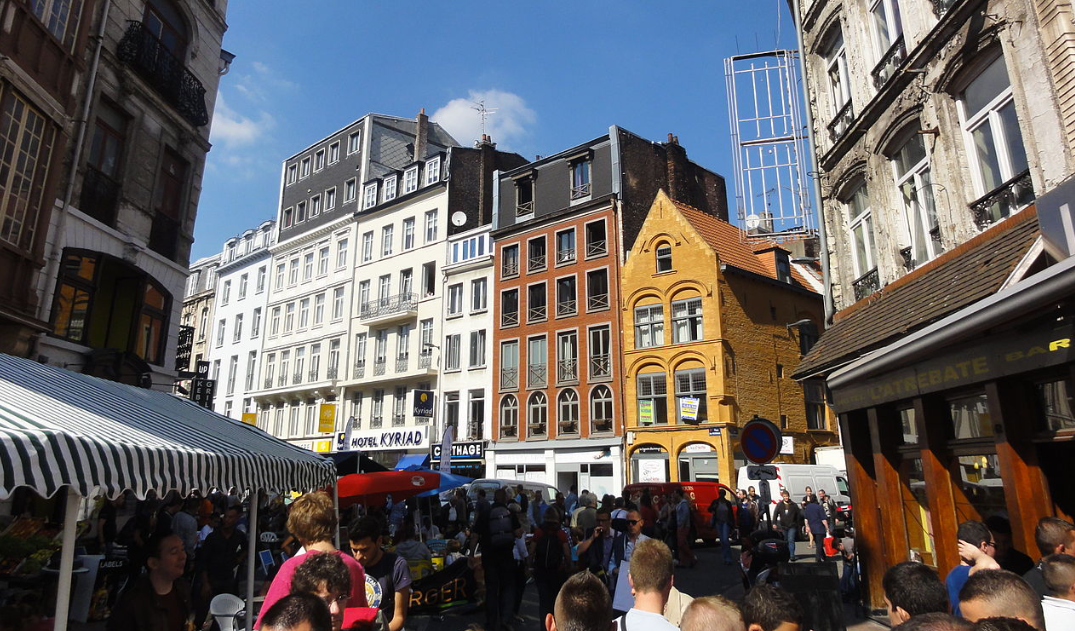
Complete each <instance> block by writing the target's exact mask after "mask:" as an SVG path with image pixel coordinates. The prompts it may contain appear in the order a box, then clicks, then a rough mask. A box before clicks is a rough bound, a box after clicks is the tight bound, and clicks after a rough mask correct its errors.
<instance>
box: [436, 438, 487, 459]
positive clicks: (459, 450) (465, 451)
mask: <svg viewBox="0 0 1075 631" xmlns="http://www.w3.org/2000/svg"><path fill="white" fill-rule="evenodd" d="M441 449H442V447H441V445H440V444H436V445H433V454H432V456H431V458H430V459H431V460H433V461H437V460H440V452H441ZM451 450H452V460H482V459H484V458H485V443H484V442H482V441H480V440H479V441H475V442H472V443H452V447H451Z"/></svg>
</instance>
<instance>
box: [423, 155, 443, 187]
mask: <svg viewBox="0 0 1075 631" xmlns="http://www.w3.org/2000/svg"><path fill="white" fill-rule="evenodd" d="M439 181H440V158H431V159H429V160H427V161H426V186H429V185H430V184H436V183H437V182H439Z"/></svg>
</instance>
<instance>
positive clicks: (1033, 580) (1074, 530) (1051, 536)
mask: <svg viewBox="0 0 1075 631" xmlns="http://www.w3.org/2000/svg"><path fill="white" fill-rule="evenodd" d="M1034 543H1036V544H1037V546H1038V551H1039V552H1040V553H1041V558H1042V559H1044V558H1045V557H1047V556H1049V555H1050V554H1075V525H1072V524H1071V522H1068V521H1064V520H1063V519H1060V518H1058V517H1042V518H1041V519H1040V520H1038V526H1037V527H1036V528H1035V529H1034ZM1023 578H1024V579H1026V582H1028V583H1030V586H1031V587H1033V588H1034V590H1035V591H1036V592H1038V595H1039V596H1046V595H1047V592H1046V589H1045V578H1044V577H1043V576H1042V573H1041V562H1040V561H1039V562H1038V564H1037V565H1036V566H1034V569H1032V570H1030V571H1029V572H1027V573H1026V574H1023Z"/></svg>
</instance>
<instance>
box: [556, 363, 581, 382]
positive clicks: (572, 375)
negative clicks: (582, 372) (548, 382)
mask: <svg viewBox="0 0 1075 631" xmlns="http://www.w3.org/2000/svg"><path fill="white" fill-rule="evenodd" d="M578 380H579V360H577V359H561V360H560V361H558V362H556V381H557V382H558V383H565V382H569V381H578Z"/></svg>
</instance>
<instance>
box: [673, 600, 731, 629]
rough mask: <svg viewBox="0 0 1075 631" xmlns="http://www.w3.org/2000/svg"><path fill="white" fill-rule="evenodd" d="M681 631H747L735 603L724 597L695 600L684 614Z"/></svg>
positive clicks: (680, 624) (680, 626)
mask: <svg viewBox="0 0 1075 631" xmlns="http://www.w3.org/2000/svg"><path fill="white" fill-rule="evenodd" d="M679 628H680V630H681V631H746V627H745V626H744V625H743V617H742V616H741V615H740V614H739V608H738V607H736V606H735V603H733V602H732V601H730V600H728V599H727V598H724V597H723V596H705V597H703V598H695V599H694V600H693V601H691V604H689V605H687V609H686V611H684V612H683V619H682V620H681V621H680V623H679Z"/></svg>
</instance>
